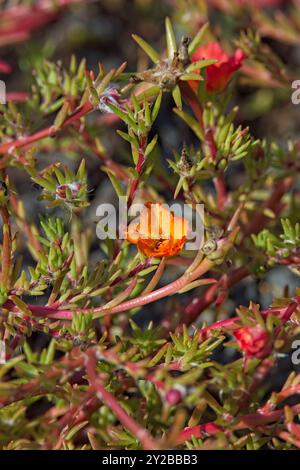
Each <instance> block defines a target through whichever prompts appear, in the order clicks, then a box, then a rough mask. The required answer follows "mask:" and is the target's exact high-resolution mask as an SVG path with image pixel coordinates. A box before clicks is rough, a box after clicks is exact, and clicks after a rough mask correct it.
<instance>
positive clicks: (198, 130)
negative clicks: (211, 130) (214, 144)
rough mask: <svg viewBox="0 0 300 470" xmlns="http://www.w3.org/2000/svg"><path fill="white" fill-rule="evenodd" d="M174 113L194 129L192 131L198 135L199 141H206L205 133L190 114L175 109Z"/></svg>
mask: <svg viewBox="0 0 300 470" xmlns="http://www.w3.org/2000/svg"><path fill="white" fill-rule="evenodd" d="M173 111H174V113H175V114H177V116H179V117H180V118H181V119H182V120H183V121H184V122H186V124H187V125H188V126H189V127H190V128H191V129H192V131H193V132H194V133H195V134H196V136H197V137H198V139H199V140H204V133H203V130H202V128H201V126H200V124H199V122H198V121H196V119H194V118H193V117H192V116H191V115H190V114H187V113H185V112H184V111H180V109H178V108H174V109H173Z"/></svg>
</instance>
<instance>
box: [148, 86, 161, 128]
mask: <svg viewBox="0 0 300 470" xmlns="http://www.w3.org/2000/svg"><path fill="white" fill-rule="evenodd" d="M161 101H162V91H160V92H159V93H158V95H157V98H156V100H155V103H154V106H153V109H152V116H151V119H152V124H153V122H154V121H155V119H156V118H157V115H158V113H159V110H160V106H161Z"/></svg>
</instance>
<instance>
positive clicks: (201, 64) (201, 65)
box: [186, 59, 218, 72]
mask: <svg viewBox="0 0 300 470" xmlns="http://www.w3.org/2000/svg"><path fill="white" fill-rule="evenodd" d="M216 62H218V59H204V60H197V62H193V63H192V64H190V65H189V66H188V67H187V69H186V71H187V72H194V70H201V69H203V68H204V67H208V66H209V65H212V64H215V63H216Z"/></svg>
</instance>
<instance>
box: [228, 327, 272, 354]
mask: <svg viewBox="0 0 300 470" xmlns="http://www.w3.org/2000/svg"><path fill="white" fill-rule="evenodd" d="M234 336H235V337H236V340H237V343H238V345H239V347H240V349H241V350H242V351H243V352H244V353H245V354H246V356H248V357H251V356H252V357H257V358H259V359H261V358H263V357H266V356H268V355H269V354H270V352H271V350H272V345H271V340H270V336H269V334H268V332H267V331H266V330H265V329H264V328H262V327H261V326H252V327H251V326H248V327H244V328H240V329H239V330H237V331H236V332H235V333H234Z"/></svg>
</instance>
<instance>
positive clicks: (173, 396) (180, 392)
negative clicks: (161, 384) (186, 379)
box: [165, 385, 186, 406]
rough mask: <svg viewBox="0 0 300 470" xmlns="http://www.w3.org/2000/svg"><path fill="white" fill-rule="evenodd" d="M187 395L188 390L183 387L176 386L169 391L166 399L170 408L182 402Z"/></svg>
mask: <svg viewBox="0 0 300 470" xmlns="http://www.w3.org/2000/svg"><path fill="white" fill-rule="evenodd" d="M185 393H186V390H185V388H184V387H183V386H182V385H175V386H174V387H172V388H170V389H169V390H168V391H167V393H166V395H165V398H166V401H167V403H168V404H169V405H170V406H175V405H178V404H179V403H180V402H181V401H182V399H183V397H184V396H185Z"/></svg>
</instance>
